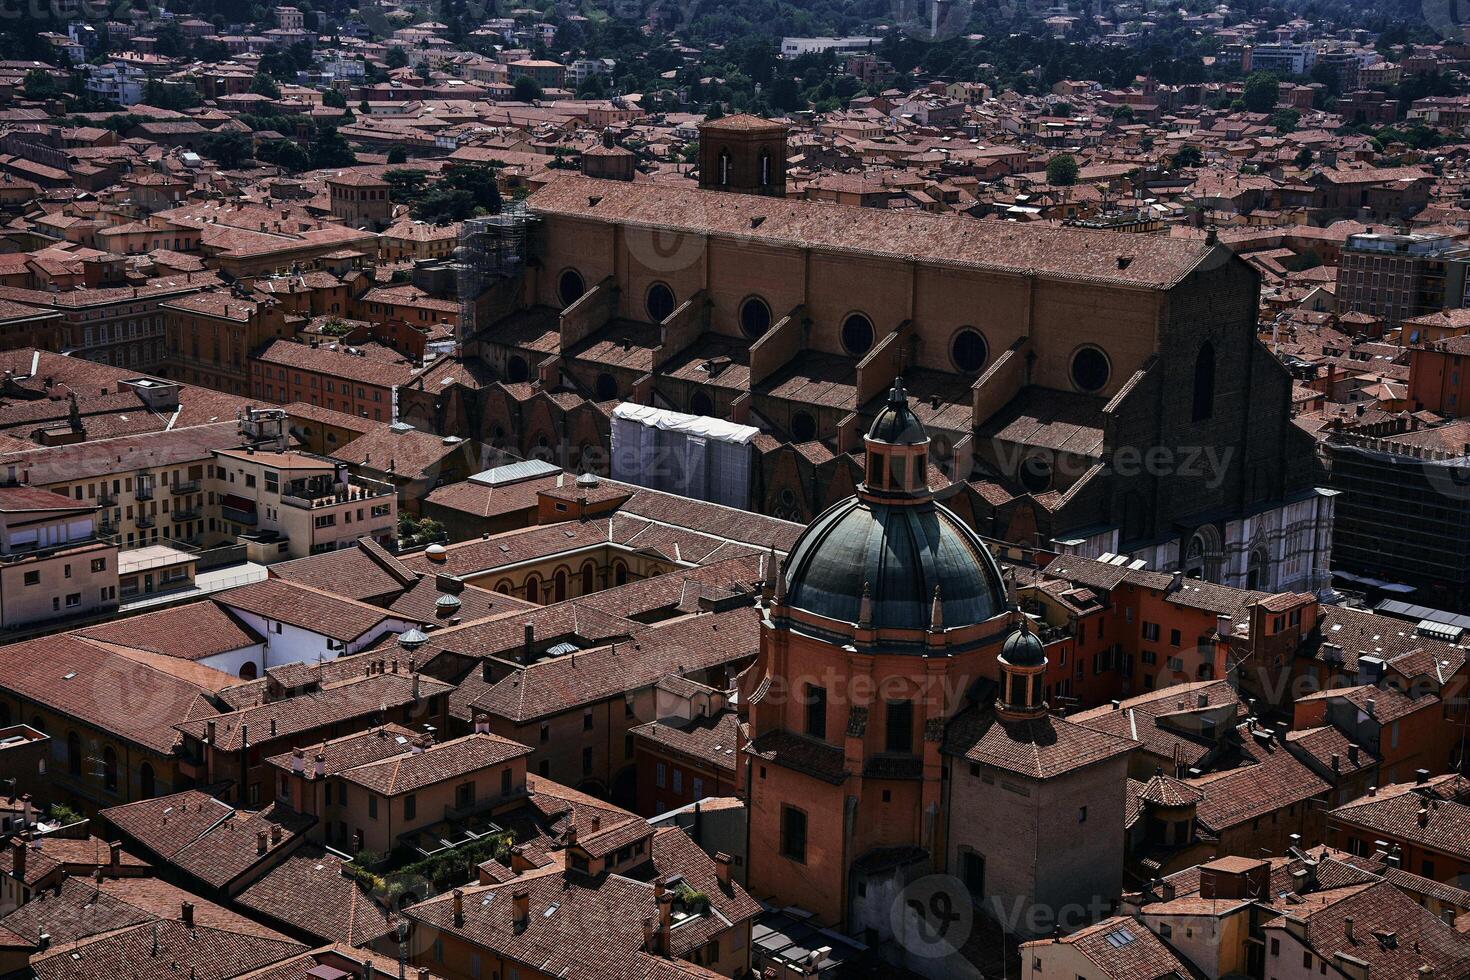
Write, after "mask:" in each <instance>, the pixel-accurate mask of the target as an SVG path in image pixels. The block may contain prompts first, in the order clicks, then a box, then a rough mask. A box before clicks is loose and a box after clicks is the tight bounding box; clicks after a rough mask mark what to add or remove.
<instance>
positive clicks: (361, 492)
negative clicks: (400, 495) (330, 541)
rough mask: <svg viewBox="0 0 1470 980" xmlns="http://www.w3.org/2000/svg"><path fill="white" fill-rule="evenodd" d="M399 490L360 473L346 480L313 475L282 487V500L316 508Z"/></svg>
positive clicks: (298, 505) (387, 495)
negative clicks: (361, 475)
mask: <svg viewBox="0 0 1470 980" xmlns="http://www.w3.org/2000/svg"><path fill="white" fill-rule="evenodd" d="M396 493H397V491H396V490H395V489H394V487H393V484H391V483H383V482H381V481H378V480H369V479H366V478H365V477H360V476H348V477H347V478H346V479H345V480H334V479H331V478H329V477H322V476H313V477H307V478H306V479H304V480H293V481H292V482H290V483H288V484H286V485H285V486H283V487H282V488H281V503H282V504H284V505H285V506H287V507H300V508H303V509H306V510H317V509H320V508H323V507H331V506H334V505H336V504H345V503H353V502H356V501H362V500H376V499H379V498H382V497H392V496H393V495H394V494H396Z"/></svg>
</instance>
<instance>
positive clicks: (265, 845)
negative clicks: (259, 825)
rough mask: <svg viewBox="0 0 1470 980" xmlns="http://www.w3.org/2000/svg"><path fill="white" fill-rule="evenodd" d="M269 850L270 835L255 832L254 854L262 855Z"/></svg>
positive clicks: (263, 832)
mask: <svg viewBox="0 0 1470 980" xmlns="http://www.w3.org/2000/svg"><path fill="white" fill-rule="evenodd" d="M269 849H270V835H269V834H267V833H266V832H265V831H263V830H261V831H257V832H256V834H255V853H256V854H264V853H265V852H266V851H267V850H269Z"/></svg>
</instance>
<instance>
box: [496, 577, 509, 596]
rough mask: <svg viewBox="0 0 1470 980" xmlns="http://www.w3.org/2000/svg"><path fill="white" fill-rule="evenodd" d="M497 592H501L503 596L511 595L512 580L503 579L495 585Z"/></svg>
mask: <svg viewBox="0 0 1470 980" xmlns="http://www.w3.org/2000/svg"><path fill="white" fill-rule="evenodd" d="M495 591H496V592H499V593H500V594H501V595H510V580H509V579H501V580H500V581H499V582H497V583H495Z"/></svg>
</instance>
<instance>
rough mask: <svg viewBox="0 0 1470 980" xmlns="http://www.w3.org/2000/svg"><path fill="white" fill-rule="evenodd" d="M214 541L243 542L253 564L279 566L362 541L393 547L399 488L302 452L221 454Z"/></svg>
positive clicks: (212, 491) (213, 469)
mask: <svg viewBox="0 0 1470 980" xmlns="http://www.w3.org/2000/svg"><path fill="white" fill-rule="evenodd" d="M208 477H209V499H210V501H211V502H216V501H217V503H218V506H219V515H218V518H217V523H216V518H214V517H211V518H210V519H209V530H208V532H207V533H208V536H209V537H210V538H211V539H213V540H216V541H218V540H224V541H240V542H242V543H244V544H245V545H246V548H247V554H249V555H250V557H251V560H252V561H260V562H274V561H281V560H284V559H286V558H304V557H305V556H307V555H314V554H318V553H320V552H323V551H333V550H336V549H337V548H343V547H350V546H352V545H354V544H355V543H356V541H357V539H358V538H361V537H369V538H372V539H373V540H374V541H377V542H379V543H380V544H387V543H389V542H391V540H392V539H393V537H394V535H395V533H396V527H397V522H398V495H397V491H396V490H395V489H394V487H393V485H392V484H391V483H380V482H378V481H376V480H368V479H364V478H362V477H358V476H354V475H352V474H351V473H350V472H348V467H347V464H346V463H342V462H339V461H337V460H331V459H326V458H324V457H321V456H313V455H311V454H310V453H302V452H295V451H271V450H269V449H262V450H256V449H255V448H254V447H253V446H247V447H245V448H243V449H219V450H216V451H215V452H214V460H213V463H212V465H211V466H209V467H208Z"/></svg>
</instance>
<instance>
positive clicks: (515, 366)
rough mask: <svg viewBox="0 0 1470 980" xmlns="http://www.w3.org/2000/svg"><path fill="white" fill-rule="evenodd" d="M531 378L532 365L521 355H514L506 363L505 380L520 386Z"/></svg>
mask: <svg viewBox="0 0 1470 980" xmlns="http://www.w3.org/2000/svg"><path fill="white" fill-rule="evenodd" d="M530 378H531V365H529V364H527V363H526V359H525V358H524V357H522V356H521V355H519V354H512V355H511V356H510V357H509V358H507V359H506V362H505V380H507V381H509V382H510V383H511V384H520V383H521V382H522V381H529V380H530Z"/></svg>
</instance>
